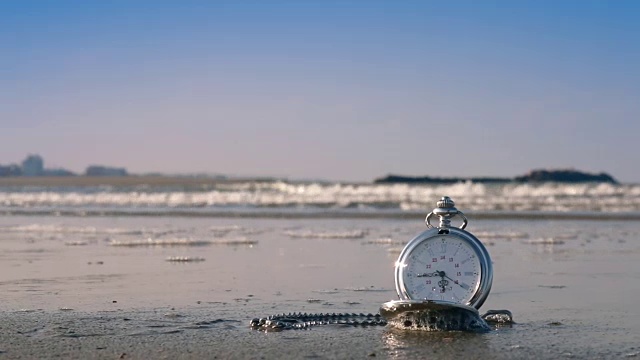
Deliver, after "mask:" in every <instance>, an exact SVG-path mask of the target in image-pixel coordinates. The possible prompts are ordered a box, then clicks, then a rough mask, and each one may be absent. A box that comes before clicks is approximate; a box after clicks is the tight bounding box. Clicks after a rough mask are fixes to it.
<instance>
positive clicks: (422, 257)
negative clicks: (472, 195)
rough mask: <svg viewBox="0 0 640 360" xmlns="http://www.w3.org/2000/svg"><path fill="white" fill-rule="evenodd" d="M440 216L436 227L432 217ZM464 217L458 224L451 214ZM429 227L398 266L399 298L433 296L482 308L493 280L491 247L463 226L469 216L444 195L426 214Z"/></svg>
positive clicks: (432, 299)
mask: <svg viewBox="0 0 640 360" xmlns="http://www.w3.org/2000/svg"><path fill="white" fill-rule="evenodd" d="M434 215H435V216H438V217H439V218H440V224H439V226H438V227H434V226H433V225H431V217H433V216H434ZM456 215H457V216H460V217H461V218H462V220H463V222H462V225H461V226H460V227H459V228H456V227H452V226H451V218H453V217H455V216H456ZM425 222H426V224H427V227H428V228H429V229H428V230H426V231H424V232H422V233H421V234H419V235H418V236H416V237H415V238H413V239H412V240H411V241H409V242H408V243H407V245H406V246H405V247H404V249H403V250H402V252H401V253H400V257H399V258H398V261H397V262H396V265H395V283H396V291H397V292H398V296H399V297H400V300H401V301H409V302H418V301H429V302H435V303H442V304H451V305H462V306H468V307H473V308H475V309H479V308H480V306H482V304H483V303H484V301H485V300H486V298H487V296H488V295H489V291H490V290H491V283H492V281H493V269H492V265H491V258H490V257H489V253H488V252H487V249H486V248H485V247H484V245H482V243H481V242H480V240H478V239H477V238H476V237H475V236H473V235H472V234H471V233H469V232H467V231H465V230H464V228H465V227H466V226H467V218H466V217H465V216H464V214H463V213H462V212H461V211H459V210H458V209H456V208H455V203H454V202H453V200H451V199H450V198H449V197H447V196H444V197H442V199H440V200H439V201H438V202H437V207H436V208H435V209H434V210H433V211H432V212H431V213H429V215H427V217H426V219H425Z"/></svg>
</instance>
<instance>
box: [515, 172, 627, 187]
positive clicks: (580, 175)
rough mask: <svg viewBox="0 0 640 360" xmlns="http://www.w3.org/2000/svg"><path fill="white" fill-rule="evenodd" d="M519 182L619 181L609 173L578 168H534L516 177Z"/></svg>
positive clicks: (611, 182) (614, 182) (615, 182)
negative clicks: (587, 171) (597, 172)
mask: <svg viewBox="0 0 640 360" xmlns="http://www.w3.org/2000/svg"><path fill="white" fill-rule="evenodd" d="M514 180H515V181H518V182H546V181H553V182H561V183H582V182H603V183H610V184H617V183H618V182H617V181H616V180H615V179H614V178H613V177H612V176H611V175H609V174H607V173H603V172H602V173H599V174H590V173H586V172H582V171H578V170H571V169H566V170H544V169H542V170H532V171H530V172H529V173H528V174H526V175H523V176H516V177H515V178H514Z"/></svg>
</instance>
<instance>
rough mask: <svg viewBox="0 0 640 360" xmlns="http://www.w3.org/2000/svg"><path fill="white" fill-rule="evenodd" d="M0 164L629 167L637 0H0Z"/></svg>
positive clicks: (306, 169) (223, 169) (312, 173)
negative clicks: (34, 158) (32, 159)
mask: <svg viewBox="0 0 640 360" xmlns="http://www.w3.org/2000/svg"><path fill="white" fill-rule="evenodd" d="M0 125H1V126H0V164H6V163H12V162H19V161H21V160H22V159H23V158H24V157H25V156H26V155H27V154H28V153H38V154H40V155H42V156H43V157H44V158H45V165H47V166H49V167H54V166H60V167H66V168H69V169H72V170H75V171H83V170H84V168H85V167H86V166H88V165H91V164H103V165H112V166H124V167H127V168H128V170H129V171H130V172H151V171H161V172H171V173H193V172H210V173H217V174H228V175H256V176H259V175H265V176H283V177H289V178H292V179H300V178H306V179H308V178H321V179H331V180H347V181H370V180H372V179H374V178H375V177H378V176H383V175H385V174H387V173H397V174H406V175H433V176H512V175H518V174H522V173H525V172H527V171H528V170H530V169H533V168H566V167H573V168H577V169H580V170H585V171H598V172H599V171H606V172H609V173H610V174H611V175H613V176H615V177H616V178H618V179H619V180H621V181H623V182H640V160H639V155H638V153H639V152H640V1H588V0H576V1H540V0H536V1H482V2H480V1H364V0H362V1H304V0H293V1H228V2H227V1H183V0H180V1H178V0H175V1H142V0H136V1H65V0H58V1H45V0H43V1H29V0H19V1H18V0H4V1H0Z"/></svg>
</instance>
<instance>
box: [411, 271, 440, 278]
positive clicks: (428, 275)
mask: <svg viewBox="0 0 640 360" xmlns="http://www.w3.org/2000/svg"><path fill="white" fill-rule="evenodd" d="M436 276H440V275H439V274H438V272H437V271H435V272H432V273H424V274H418V275H416V277H436Z"/></svg>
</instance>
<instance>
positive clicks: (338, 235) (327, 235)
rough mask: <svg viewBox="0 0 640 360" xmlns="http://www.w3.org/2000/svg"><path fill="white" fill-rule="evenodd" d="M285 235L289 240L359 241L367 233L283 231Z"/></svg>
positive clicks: (356, 231) (363, 231)
mask: <svg viewBox="0 0 640 360" xmlns="http://www.w3.org/2000/svg"><path fill="white" fill-rule="evenodd" d="M285 234H286V235H287V236H289V237H291V238H314V239H361V238H363V237H365V236H366V235H367V234H368V232H367V231H366V230H346V231H333V232H327V231H312V230H300V231H292V230H290V231H285Z"/></svg>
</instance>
